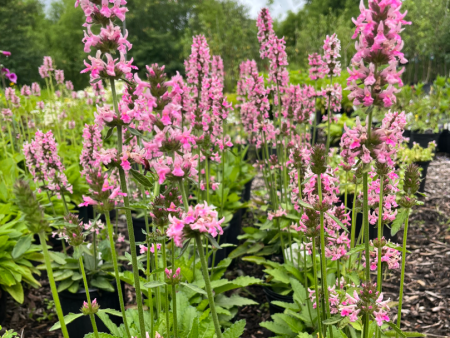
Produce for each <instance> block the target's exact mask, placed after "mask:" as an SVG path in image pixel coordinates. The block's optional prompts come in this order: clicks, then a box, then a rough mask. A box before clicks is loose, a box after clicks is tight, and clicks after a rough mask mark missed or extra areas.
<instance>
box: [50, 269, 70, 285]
mask: <svg viewBox="0 0 450 338" xmlns="http://www.w3.org/2000/svg"><path fill="white" fill-rule="evenodd" d="M72 275H73V271H72V270H59V271H56V272H55V274H54V275H53V277H55V281H57V282H60V281H62V280H64V279H67V278H69V277H72Z"/></svg>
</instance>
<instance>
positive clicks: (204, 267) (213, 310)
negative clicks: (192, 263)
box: [195, 233, 222, 338]
mask: <svg viewBox="0 0 450 338" xmlns="http://www.w3.org/2000/svg"><path fill="white" fill-rule="evenodd" d="M195 241H196V242H197V248H198V253H199V256H200V261H201V263H202V270H203V278H204V279H205V289H206V293H207V295H208V301H209V308H210V309H211V315H212V319H213V322H214V327H215V329H216V335H217V338H222V332H221V331H220V324H219V318H218V317H217V312H216V306H215V303H214V296H213V293H212V289H211V282H210V280H209V275H208V263H207V262H206V258H205V254H204V252H203V247H202V239H201V236H200V233H195Z"/></svg>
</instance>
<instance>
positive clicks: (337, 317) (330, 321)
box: [322, 315, 344, 325]
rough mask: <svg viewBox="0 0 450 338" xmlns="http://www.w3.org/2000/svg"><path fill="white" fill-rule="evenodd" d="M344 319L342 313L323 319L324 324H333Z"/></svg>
mask: <svg viewBox="0 0 450 338" xmlns="http://www.w3.org/2000/svg"><path fill="white" fill-rule="evenodd" d="M342 319H344V318H343V317H342V316H341V315H335V316H333V317H331V318H328V319H325V320H323V321H322V323H323V324H324V325H333V324H336V323H339V322H340V321H341V320H342Z"/></svg>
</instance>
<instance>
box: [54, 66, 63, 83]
mask: <svg viewBox="0 0 450 338" xmlns="http://www.w3.org/2000/svg"><path fill="white" fill-rule="evenodd" d="M55 80H56V83H57V84H64V71H63V70H59V69H57V70H55Z"/></svg>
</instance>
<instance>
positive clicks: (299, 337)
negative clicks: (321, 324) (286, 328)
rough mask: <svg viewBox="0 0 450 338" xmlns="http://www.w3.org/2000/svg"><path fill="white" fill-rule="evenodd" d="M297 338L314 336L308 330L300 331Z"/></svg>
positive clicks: (311, 337)
mask: <svg viewBox="0 0 450 338" xmlns="http://www.w3.org/2000/svg"><path fill="white" fill-rule="evenodd" d="M297 338H314V337H313V336H311V335H310V334H309V333H306V332H300V333H299V334H298V336H297Z"/></svg>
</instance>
